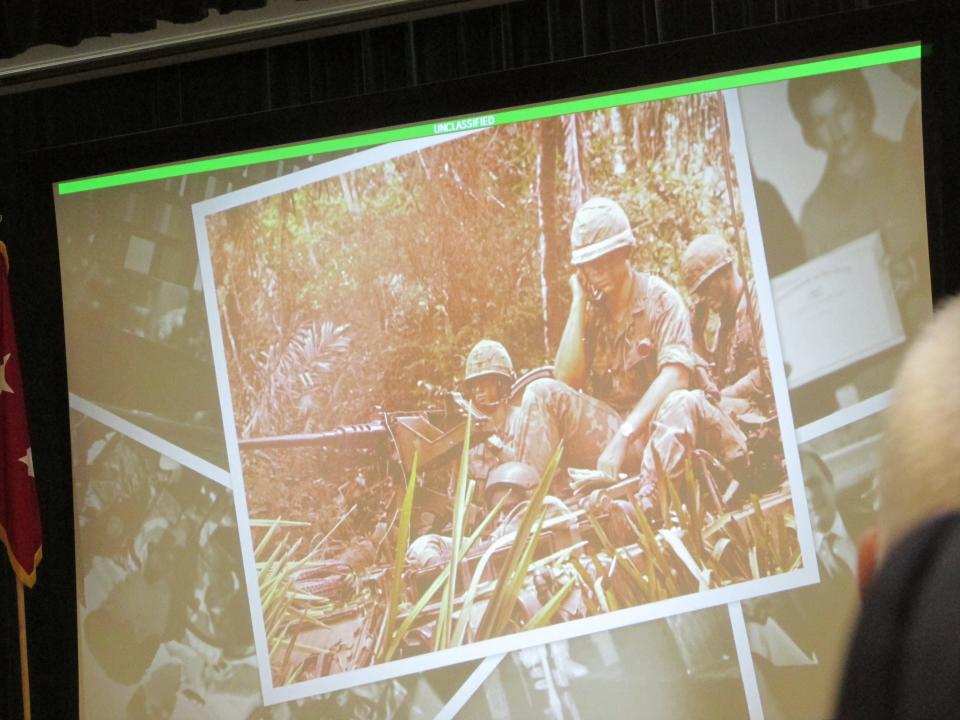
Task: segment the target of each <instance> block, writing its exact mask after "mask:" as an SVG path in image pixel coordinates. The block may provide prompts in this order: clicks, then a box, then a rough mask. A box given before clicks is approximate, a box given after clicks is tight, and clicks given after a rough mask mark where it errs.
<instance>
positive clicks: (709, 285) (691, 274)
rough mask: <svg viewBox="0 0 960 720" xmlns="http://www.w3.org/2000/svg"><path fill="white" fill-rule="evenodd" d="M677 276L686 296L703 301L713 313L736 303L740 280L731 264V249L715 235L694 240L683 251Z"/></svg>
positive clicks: (732, 263) (702, 236)
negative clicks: (687, 293) (680, 280)
mask: <svg viewBox="0 0 960 720" xmlns="http://www.w3.org/2000/svg"><path fill="white" fill-rule="evenodd" d="M680 274H681V275H682V277H683V283H684V285H685V286H686V288H687V292H689V293H690V294H691V295H693V296H695V297H696V298H698V299H700V300H703V301H704V302H705V303H707V306H708V307H709V308H710V309H711V310H713V311H714V312H719V311H720V310H722V309H724V308H725V307H729V306H730V305H731V304H735V303H736V302H737V290H738V285H739V279H740V278H739V275H738V274H737V270H736V267H735V265H734V262H733V249H732V248H731V247H730V245H729V244H728V243H727V241H726V240H724V239H723V238H722V237H720V236H719V235H713V234H709V235H700V236H699V237H697V238H694V239H693V241H692V242H691V243H690V244H689V245H687V248H686V250H684V251H683V257H682V258H681V260H680ZM734 307H735V305H734Z"/></svg>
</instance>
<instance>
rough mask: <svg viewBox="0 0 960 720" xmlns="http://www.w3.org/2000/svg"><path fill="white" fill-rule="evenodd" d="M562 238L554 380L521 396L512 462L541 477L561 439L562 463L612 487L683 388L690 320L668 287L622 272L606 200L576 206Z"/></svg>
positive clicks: (615, 211) (623, 250) (626, 230)
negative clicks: (562, 296) (563, 309)
mask: <svg viewBox="0 0 960 720" xmlns="http://www.w3.org/2000/svg"><path fill="white" fill-rule="evenodd" d="M570 239H571V248H572V256H571V263H572V264H573V265H574V267H575V268H576V272H575V273H574V274H573V275H572V276H571V278H570V289H571V294H572V298H571V303H570V310H569V314H568V316H567V322H566V326H565V328H564V331H563V335H562V337H561V339H560V345H559V348H558V350H557V356H556V361H555V368H554V375H555V379H540V380H536V381H534V382H533V383H531V384H530V385H529V386H527V388H526V390H525V392H524V396H523V402H522V405H521V410H520V420H519V422H518V438H517V457H518V459H520V460H522V461H524V462H527V463H529V464H530V465H532V466H533V467H534V468H536V469H537V470H538V471H539V472H542V471H543V469H544V468H545V466H546V464H547V462H548V460H549V458H550V456H551V454H552V453H553V451H554V448H555V447H556V446H557V445H558V444H559V443H560V442H561V441H563V443H564V462H565V464H566V465H568V466H573V467H581V468H586V467H596V468H597V469H598V470H600V471H601V472H603V473H604V474H605V475H606V476H607V477H609V478H611V479H616V478H617V477H618V473H619V471H620V470H621V468H623V469H627V470H629V469H631V468H632V469H636V468H638V467H639V466H640V462H641V458H642V455H643V448H644V446H645V444H646V441H647V438H648V435H649V430H650V426H651V421H653V420H654V418H655V417H656V415H657V413H658V411H659V409H660V407H661V405H662V404H663V402H664V401H665V400H666V399H667V398H668V396H670V395H671V393H674V392H676V391H680V390H684V389H686V387H687V385H688V382H689V377H690V371H691V369H692V368H693V365H694V360H695V358H694V353H693V335H692V332H691V329H690V315H689V313H688V311H687V308H686V306H685V305H684V302H683V299H682V298H681V297H680V294H679V293H678V292H677V291H676V290H675V289H674V288H673V287H671V286H670V285H668V284H667V283H666V282H664V281H663V280H662V279H660V278H659V277H655V276H653V275H649V274H647V273H642V272H638V271H636V270H634V269H633V267H632V266H631V264H630V252H631V249H632V247H633V245H634V237H633V232H632V230H631V227H630V222H629V220H628V218H627V215H626V213H625V212H624V210H623V208H622V207H621V206H620V205H619V204H618V203H617V202H615V201H614V200H611V199H609V198H603V197H595V198H592V199H590V200H588V201H587V202H585V203H584V204H583V205H582V206H581V207H580V209H579V210H578V211H577V214H576V217H575V218H574V221H573V227H572V229H571V238H570ZM655 489H656V488H655V481H654V480H653V479H651V480H650V481H649V482H647V483H646V484H645V485H644V487H643V488H642V489H641V493H640V494H641V496H642V497H643V498H644V502H645V503H647V504H651V505H652V497H653V495H654V493H655Z"/></svg>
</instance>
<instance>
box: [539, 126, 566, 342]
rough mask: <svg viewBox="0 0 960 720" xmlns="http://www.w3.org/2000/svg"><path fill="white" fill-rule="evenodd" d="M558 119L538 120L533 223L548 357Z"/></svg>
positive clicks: (558, 322) (557, 313)
mask: <svg viewBox="0 0 960 720" xmlns="http://www.w3.org/2000/svg"><path fill="white" fill-rule="evenodd" d="M560 129H561V128H560V121H559V120H558V119H557V118H547V119H545V120H541V121H540V127H539V131H540V132H539V134H540V147H539V150H538V152H537V225H538V227H539V230H540V237H539V243H538V244H539V249H540V303H541V308H542V311H543V348H544V352H545V353H546V355H547V356H548V357H549V356H550V355H551V354H552V353H553V352H554V350H555V349H556V347H557V345H558V344H559V342H560V333H561V332H562V330H563V326H562V323H563V317H562V313H563V311H562V309H561V308H560V307H559V298H558V297H557V287H556V285H557V269H558V267H559V265H560V258H561V255H562V253H563V251H564V248H563V243H562V242H561V240H560V238H559V236H558V233H557V150H558V144H559V135H560Z"/></svg>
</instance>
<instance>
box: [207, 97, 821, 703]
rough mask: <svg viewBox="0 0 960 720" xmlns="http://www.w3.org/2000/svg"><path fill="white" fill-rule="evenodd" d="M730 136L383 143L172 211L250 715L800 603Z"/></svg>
mask: <svg viewBox="0 0 960 720" xmlns="http://www.w3.org/2000/svg"><path fill="white" fill-rule="evenodd" d="M727 99H733V96H727ZM733 111H734V112H735V111H736V107H735V104H734V106H733ZM730 113H731V110H730V109H729V108H728V106H727V102H726V101H725V98H724V96H723V95H721V94H704V95H699V96H692V97H687V98H682V99H676V100H670V101H663V102H658V103H649V104H644V105H637V106H627V107H618V108H614V109H612V110H605V111H597V112H590V113H583V114H578V115H566V116H561V117H555V118H548V119H544V120H540V121H537V122H528V123H523V124H516V125H508V126H503V127H496V128H489V129H485V130H479V131H472V132H465V133H464V132H461V133H453V134H446V135H440V136H435V137H431V138H427V139H421V140H414V141H405V142H398V143H392V144H389V145H384V146H380V147H377V148H373V149H371V150H366V151H363V152H358V153H355V154H353V155H351V156H348V157H345V158H341V159H338V160H336V161H334V162H330V163H326V164H324V165H321V166H318V167H315V168H312V169H310V170H306V171H304V172H301V173H295V174H293V175H289V176H286V177H284V178H281V179H278V180H275V181H271V182H267V183H263V184H261V185H258V186H254V187H250V188H246V189H244V190H241V191H238V192H235V193H230V194H227V195H224V196H222V197H219V198H215V199H212V200H210V201H207V202H203V203H199V204H198V205H196V206H195V209H194V214H195V219H196V229H197V234H198V243H199V256H200V263H201V274H202V279H203V284H204V295H205V298H206V299H207V303H208V316H209V317H210V318H211V338H212V347H213V354H214V363H215V367H216V369H217V373H218V382H219V386H220V393H221V401H222V407H223V414H224V418H225V423H226V427H225V434H226V437H227V444H228V459H229V461H230V473H231V476H232V477H233V479H234V483H235V487H236V488H237V496H238V502H237V512H238V521H239V523H240V525H241V528H242V531H241V535H242V542H244V544H245V545H244V550H245V553H246V554H245V563H246V570H247V582H248V583H249V584H250V588H251V592H250V595H251V603H252V612H253V617H254V626H255V633H257V632H258V633H259V636H258V637H257V640H258V651H259V653H260V657H261V673H262V677H263V680H264V686H265V688H267V690H265V692H266V693H267V694H268V697H269V689H270V688H281V687H283V686H287V685H293V684H296V685H298V686H302V687H303V688H304V692H308V691H313V692H316V691H322V690H327V689H333V688H336V687H346V686H349V685H351V684H357V683H360V682H364V681H367V680H369V679H373V678H381V677H383V676H384V674H385V673H387V674H394V675H399V674H403V673H406V672H413V671H417V670H422V669H424V668H426V667H437V666H441V665H445V664H449V663H450V662H453V661H456V660H463V659H466V658H476V657H482V656H483V655H486V654H489V653H490V652H495V651H497V650H509V649H513V648H517V647H521V646H525V645H534V644H538V643H542V642H544V641H546V640H549V639H555V638H556V637H570V636H572V635H576V634H583V633H586V632H591V631H594V630H597V629H603V628H608V627H616V626H619V625H623V624H627V623H631V622H637V621H640V620H643V619H649V618H653V617H663V616H665V615H668V614H673V613H676V612H679V611H682V610H688V609H695V608H698V607H706V606H708V605H711V604H718V603H721V602H727V601H729V600H731V599H739V598H741V597H749V596H752V595H755V594H758V593H763V592H770V591H774V590H780V589H784V588H786V587H791V586H795V585H797V584H803V583H805V582H811V581H813V580H814V579H815V575H814V574H811V573H809V572H808V573H803V572H802V571H801V570H802V568H803V567H804V563H803V559H802V557H803V553H802V552H801V543H800V542H799V540H798V524H797V521H796V518H797V511H796V510H795V504H797V503H799V507H800V508H803V507H804V505H803V498H802V497H797V495H798V492H802V486H801V485H800V478H799V472H798V468H799V463H798V462H797V456H796V449H795V446H791V445H790V442H792V441H791V440H790V439H789V438H787V441H786V442H785V441H784V436H785V433H784V427H782V413H781V412H780V408H781V406H782V405H783V403H784V400H785V397H786V386H785V382H784V380H783V377H782V371H781V372H780V374H779V376H778V374H777V368H780V367H782V364H781V363H780V362H779V351H778V345H777V342H776V338H775V328H774V325H773V323H772V306H771V304H770V292H769V286H768V285H766V284H765V283H766V276H765V274H764V272H763V263H762V248H761V246H760V244H759V242H760V240H759V238H748V236H747V231H746V227H747V226H748V224H749V223H748V221H747V218H746V217H745V210H744V207H750V208H752V207H753V204H752V203H749V204H742V203H741V193H742V192H743V188H744V187H746V188H750V187H751V185H750V182H749V174H748V173H747V174H746V175H745V176H744V175H743V173H744V172H745V168H744V165H745V157H746V155H745V150H744V146H743V137H742V132H741V131H740V130H739V127H740V125H739V121H737V122H736V123H733V122H731V121H730V119H729V117H728V116H729V114H730ZM731 128H732V129H733V130H731ZM737 148H739V150H737ZM736 156H739V161H738V160H737V159H736ZM741 178H744V179H741ZM751 222H752V224H753V226H754V227H755V226H756V223H755V221H751ZM771 352H772V353H773V357H774V358H775V359H777V362H776V363H771V362H769V361H768V359H767V358H768V354H769V353H771ZM787 429H788V430H789V426H787ZM791 447H792V450H791V449H790V448H791ZM788 466H793V467H795V468H797V470H795V471H794V472H792V473H788V471H787V468H788ZM790 475H793V476H795V480H794V486H793V489H794V490H796V491H798V492H791V484H790V482H789V480H788V476H790ZM801 517H802V515H801ZM801 526H802V523H801ZM803 530H804V531H805V530H806V528H803ZM244 531H246V533H247V534H244ZM801 536H802V535H801ZM808 550H809V554H808V555H807V557H810V558H812V557H813V552H812V547H811V548H809V549H808ZM807 565H808V567H807V570H810V569H811V568H810V567H809V563H808V564H807ZM307 681H313V682H311V683H308V682H307ZM276 697H278V698H287V697H289V695H288V694H286V693H284V694H278V695H276Z"/></svg>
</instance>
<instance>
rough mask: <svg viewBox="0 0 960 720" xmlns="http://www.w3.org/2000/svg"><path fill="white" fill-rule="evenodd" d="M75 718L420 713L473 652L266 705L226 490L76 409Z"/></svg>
mask: <svg viewBox="0 0 960 720" xmlns="http://www.w3.org/2000/svg"><path fill="white" fill-rule="evenodd" d="M71 440H72V447H73V453H74V461H73V470H74V473H73V477H74V482H75V489H76V499H77V509H78V520H77V521H78V534H77V581H78V586H79V591H78V596H77V597H78V620H79V646H80V661H79V664H80V677H81V691H80V707H81V715H80V716H81V717H88V718H98V717H102V716H103V715H108V716H109V717H115V718H127V719H128V720H147V719H149V720H168V719H171V718H197V719H205V718H209V719H210V720H214V719H216V718H226V717H229V718H237V719H238V720H291V719H295V718H314V717H324V718H330V719H331V720H334V719H337V720H370V719H371V718H376V717H391V718H397V719H398V720H427V719H428V718H432V717H434V716H435V715H436V714H437V712H439V711H440V710H441V709H442V708H443V707H444V705H446V703H447V702H448V701H449V700H450V698H451V697H452V696H453V694H454V693H455V692H456V691H457V690H458V689H459V687H460V686H461V684H462V683H463V681H464V680H465V679H466V677H467V676H468V675H469V674H470V672H472V671H473V669H474V666H475V663H464V664H460V665H453V666H450V667H447V668H442V669H438V670H433V671H430V672H427V673H423V674H420V675H411V676H407V677H404V678H400V679H396V680H388V681H384V682H382V683H374V684H371V685H366V686H364V687H362V688H357V689H355V690H343V691H339V692H337V693H332V694H330V695H327V696H322V697H317V698H312V699H309V700H300V701H295V702H289V703H284V704H281V705H274V706H272V707H270V708H265V707H263V702H262V697H261V693H260V679H259V676H258V673H257V670H256V655H255V652H254V644H253V631H252V629H251V625H250V611H249V607H248V605H247V601H246V594H245V592H244V584H243V564H242V562H241V557H240V544H239V541H238V537H237V527H236V523H235V520H234V512H233V501H232V498H231V497H230V493H229V492H228V491H227V490H226V489H225V488H223V487H221V486H219V485H217V484H216V483H212V482H210V481H209V480H206V479H205V478H202V477H200V476H198V475H196V474H195V473H193V472H191V471H190V470H188V469H186V468H184V467H182V466H181V465H179V464H178V463H177V462H175V461H174V460H172V459H171V458H168V457H166V456H164V455H162V454H160V453H158V452H156V451H154V450H151V449H150V448H149V447H146V446H144V445H142V444H140V443H139V442H137V441H136V440H134V439H133V438H130V437H127V436H125V435H123V434H122V433H119V432H117V431H115V430H113V429H111V428H109V427H107V426H105V425H102V424H101V423H98V422H97V421H96V420H94V419H92V418H89V417H85V416H83V415H81V414H79V413H72V414H71Z"/></svg>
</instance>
